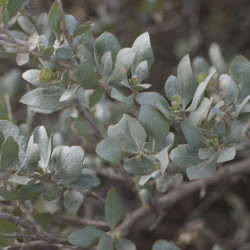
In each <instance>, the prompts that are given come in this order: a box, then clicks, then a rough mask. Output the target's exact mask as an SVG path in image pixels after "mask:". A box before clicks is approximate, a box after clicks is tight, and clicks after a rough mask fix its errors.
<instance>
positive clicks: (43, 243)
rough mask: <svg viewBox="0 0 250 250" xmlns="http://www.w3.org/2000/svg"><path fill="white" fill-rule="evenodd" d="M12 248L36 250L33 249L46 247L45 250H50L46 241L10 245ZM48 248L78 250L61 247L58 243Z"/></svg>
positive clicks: (74, 247)
mask: <svg viewBox="0 0 250 250" xmlns="http://www.w3.org/2000/svg"><path fill="white" fill-rule="evenodd" d="M12 246H13V247H19V249H26V248H27V247H32V249H36V248H35V247H38V246H39V247H46V249H50V248H48V243H47V242H46V241H41V240H40V241H39V240H37V241H30V242H25V243H19V242H18V243H15V244H13V245H12ZM49 246H50V247H56V248H58V249H79V248H78V247H76V246H71V245H63V244H60V243H50V244H49Z"/></svg>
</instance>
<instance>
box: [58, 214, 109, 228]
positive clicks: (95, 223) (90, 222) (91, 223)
mask: <svg viewBox="0 0 250 250" xmlns="http://www.w3.org/2000/svg"><path fill="white" fill-rule="evenodd" d="M57 218H58V219H62V220H67V221H69V222H72V223H75V224H79V225H87V226H96V227H106V228H107V227H109V225H108V223H107V222H105V221H96V220H90V219H79V218H73V217H68V216H64V215H62V216H58V217H57Z"/></svg>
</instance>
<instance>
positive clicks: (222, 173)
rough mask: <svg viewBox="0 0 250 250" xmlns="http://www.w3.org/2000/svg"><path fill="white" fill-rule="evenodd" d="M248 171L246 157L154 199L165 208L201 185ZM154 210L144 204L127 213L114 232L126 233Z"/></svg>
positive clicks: (160, 206)
mask: <svg viewBox="0 0 250 250" xmlns="http://www.w3.org/2000/svg"><path fill="white" fill-rule="evenodd" d="M249 173H250V159H246V160H243V161H240V162H236V163H232V164H229V165H228V166H225V167H223V168H222V169H220V170H219V171H218V172H217V174H216V176H215V177H213V178H210V179H201V180H196V181H191V182H188V183H184V184H182V185H181V186H180V187H179V188H178V189H175V190H173V191H171V192H169V193H168V194H165V195H163V196H161V197H159V198H158V199H157V200H156V206H157V208H159V209H163V208H164V209H166V208H169V207H171V206H173V205H174V204H175V203H177V202H178V201H180V200H182V199H183V198H184V197H186V196H188V195H190V194H192V193H193V192H196V191H198V190H199V189H200V188H202V187H209V186H212V185H216V184H217V183H220V182H221V181H223V180H225V179H228V178H229V177H232V176H236V175H241V174H249ZM152 212H154V210H153V208H152V207H151V206H145V207H141V208H138V209H137V210H135V211H133V212H131V213H129V214H127V215H126V216H125V218H124V220H123V222H122V223H121V224H120V225H119V226H118V227H117V228H116V230H115V232H119V231H122V232H124V233H125V234H127V233H128V232H129V230H130V228H131V227H132V226H133V225H134V223H136V222H137V221H138V220H140V219H142V218H144V217H145V216H147V215H148V214H150V213H152Z"/></svg>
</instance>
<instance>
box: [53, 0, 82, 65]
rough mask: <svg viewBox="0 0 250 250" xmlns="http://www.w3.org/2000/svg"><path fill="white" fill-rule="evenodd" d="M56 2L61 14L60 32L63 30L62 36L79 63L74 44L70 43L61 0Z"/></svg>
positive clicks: (70, 38)
mask: <svg viewBox="0 0 250 250" xmlns="http://www.w3.org/2000/svg"><path fill="white" fill-rule="evenodd" d="M57 3H58V6H59V10H60V13H61V16H62V22H61V24H62V26H63V27H62V32H63V34H64V37H65V39H66V40H67V42H68V44H69V46H70V48H71V49H72V51H73V53H74V55H75V59H76V61H77V63H78V64H79V63H80V61H79V58H78V57H77V51H76V49H75V47H74V45H73V43H72V37H71V35H70V34H69V32H68V28H67V26H68V25H67V20H66V17H65V14H64V10H63V6H62V1H61V0H57Z"/></svg>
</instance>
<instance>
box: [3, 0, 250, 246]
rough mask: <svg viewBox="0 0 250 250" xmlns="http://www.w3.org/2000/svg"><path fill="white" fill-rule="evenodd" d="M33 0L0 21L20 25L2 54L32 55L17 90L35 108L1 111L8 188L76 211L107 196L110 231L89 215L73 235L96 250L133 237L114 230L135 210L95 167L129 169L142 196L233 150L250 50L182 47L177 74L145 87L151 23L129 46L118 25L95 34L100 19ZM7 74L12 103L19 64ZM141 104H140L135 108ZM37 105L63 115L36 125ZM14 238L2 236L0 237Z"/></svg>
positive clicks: (10, 197) (229, 156) (21, 60)
mask: <svg viewBox="0 0 250 250" xmlns="http://www.w3.org/2000/svg"><path fill="white" fill-rule="evenodd" d="M26 2H27V1H23V0H18V1H13V0H5V1H0V3H1V4H2V5H3V8H4V20H3V22H4V23H5V25H3V26H1V27H5V26H6V27H7V26H8V24H9V26H8V27H9V31H8V34H9V35H12V36H13V39H9V38H8V37H5V40H6V41H5V43H4V44H3V45H4V46H3V50H1V51H0V57H1V58H9V59H15V58H16V62H17V64H18V65H24V64H27V63H28V62H30V63H31V62H32V60H31V59H32V58H34V62H33V65H34V66H33V67H32V68H31V69H28V70H26V71H25V72H24V73H23V74H22V77H23V79H24V80H25V82H27V84H31V86H30V87H31V89H30V90H29V91H27V93H25V94H24V95H23V96H22V98H21V100H20V102H21V103H22V104H25V105H26V106H27V119H23V121H24V124H21V125H19V126H17V125H15V124H14V123H15V122H14V121H11V119H12V118H11V114H10V110H8V112H9V114H6V117H5V119H3V120H0V148H1V154H0V170H1V174H0V180H1V182H0V183H1V184H0V196H1V197H2V198H3V199H4V200H7V201H8V202H13V201H15V200H18V199H23V200H30V202H31V203H32V202H34V203H35V202H36V201H39V200H43V201H44V202H45V204H48V202H54V203H53V204H57V205H58V204H59V203H60V202H61V204H63V206H64V208H63V209H64V211H66V213H68V214H70V215H72V216H79V214H81V213H82V210H81V207H82V206H84V204H85V195H86V196H88V195H89V196H90V197H92V198H93V197H94V198H96V199H97V200H98V201H99V202H100V201H101V202H102V203H105V204H104V207H103V211H102V215H101V216H103V215H105V220H106V222H107V225H108V226H109V228H110V231H108V229H107V230H106V228H105V229H103V230H100V229H98V228H95V227H93V226H87V227H85V228H83V229H81V230H77V231H75V232H72V233H71V234H70V236H69V237H68V243H69V244H71V245H74V246H78V247H85V248H89V247H92V246H98V249H100V250H105V249H106V250H112V249H116V250H132V249H136V246H135V245H134V243H133V242H131V241H130V240H128V239H126V238H124V237H122V234H120V232H116V229H117V228H118V229H119V224H122V223H123V222H124V221H125V222H126V219H127V217H126V215H124V212H125V210H126V209H124V203H123V202H122V193H120V192H119V191H118V190H117V189H116V188H111V189H110V190H109V191H108V193H107V196H106V200H105V201H103V199H100V197H99V199H98V196H96V195H95V193H92V192H91V190H90V189H92V188H95V187H97V186H99V185H100V184H101V180H100V179H99V177H98V173H99V171H100V173H102V171H103V172H104V173H105V174H104V176H109V175H111V176H112V174H114V172H116V174H117V175H119V176H120V173H122V175H121V176H120V177H119V180H124V178H125V184H129V183H126V176H127V175H131V176H132V180H133V181H135V186H136V190H135V192H138V197H139V198H140V199H141V201H142V204H143V206H147V205H148V204H150V203H151V202H152V201H154V199H156V197H157V196H155V192H154V191H156V190H157V191H159V192H162V193H164V192H167V191H168V190H169V189H170V188H176V187H178V186H179V185H180V184H181V183H182V181H183V176H184V173H186V175H187V177H188V178H189V179H190V180H194V179H200V178H211V177H213V176H214V175H215V174H216V168H217V163H223V162H227V161H231V160H233V159H234V158H235V156H236V154H237V150H240V149H244V147H245V146H246V145H247V144H248V145H249V132H250V131H249V124H250V105H249V100H250V62H249V60H248V59H247V58H245V57H243V56H238V57H236V58H235V59H234V60H233V61H232V63H231V65H229V63H227V62H226V60H225V59H224V58H223V56H222V54H221V52H220V48H219V46H218V45H217V44H213V45H212V46H211V47H210V50H209V56H210V60H211V62H212V65H211V66H210V65H209V63H208V62H207V61H206V59H204V58H202V57H197V58H195V59H194V60H193V62H191V60H190V57H189V55H186V56H184V57H183V58H182V60H181V61H180V63H179V65H178V67H177V76H170V77H169V78H168V79H167V80H166V83H165V86H164V92H165V93H164V95H165V96H163V95H161V94H158V93H156V92H151V91H147V92H146V91H145V90H147V89H149V88H150V87H151V84H149V83H145V79H146V78H147V75H148V72H149V70H150V69H151V66H152V64H153V61H154V55H153V50H152V48H151V42H150V37H149V34H148V33H147V32H145V33H143V34H141V35H139V36H138V37H137V38H136V39H135V41H134V43H133V44H132V45H131V46H130V47H126V48H121V46H120V44H119V42H118V40H117V38H116V37H115V35H113V34H111V33H108V32H104V33H103V34H102V35H100V36H99V37H98V38H95V37H94V35H93V32H92V23H90V22H86V23H84V24H82V25H79V26H78V23H77V20H76V19H75V18H74V17H73V16H71V15H63V12H62V10H61V9H60V1H55V2H54V4H53V5H52V7H51V9H50V11H49V13H48V14H46V13H43V14H41V15H39V16H38V18H37V19H34V20H33V19H31V18H30V17H29V16H26V15H25V13H26V12H25V11H23V7H24V6H25V4H26ZM19 11H20V12H19ZM9 18H10V19H9ZM11 18H12V19H11ZM65 23H66V24H65ZM65 25H66V26H65ZM13 27H15V28H19V30H18V31H17V30H13V29H12V28H13ZM2 35H3V36H5V35H4V34H2ZM8 39H9V40H8ZM1 41H2V40H1V39H0V42H1ZM13 41H14V42H16V44H15V46H11V45H13V44H12V42H13ZM8 44H9V45H10V46H9V47H8V46H7V45H8ZM28 66H29V64H27V67H28ZM214 68H215V69H216V70H214ZM8 74H9V75H12V78H8V77H6V75H5V76H3V77H1V78H0V90H1V93H0V96H1V98H3V99H6V103H8V102H7V101H8V98H9V96H11V97H13V98H14V97H15V94H16V90H15V89H16V88H17V86H16V85H20V84H21V82H20V83H19V82H18V84H16V85H15V84H14V83H12V82H15V81H17V79H18V76H16V74H19V73H18V72H15V74H14V73H13V71H11V72H8ZM8 74H7V75H8ZM13 75H14V76H15V77H14V76H13ZM12 85H13V86H12ZM27 89H29V88H27ZM107 96H109V97H107ZM165 97H166V98H165ZM110 99H111V101H110ZM0 105H2V104H0ZM119 105H122V106H124V107H125V108H126V109H127V110H126V112H123V109H122V108H120V106H119ZM138 106H139V109H138V110H139V112H134V111H135V108H137V107H138ZM23 107H25V106H23ZM114 107H115V108H116V109H115V108H114ZM6 108H7V109H9V107H6ZM128 109H129V110H128ZM32 112H33V113H42V114H47V117H48V119H50V118H51V120H53V121H54V120H55V117H57V113H56V112H58V113H59V122H58V123H56V124H55V126H53V128H51V126H48V127H49V129H48V130H46V128H45V127H44V126H43V125H41V126H37V127H36V128H33V127H32V118H33V115H34V114H33V113H32ZM49 114H51V115H50V116H49ZM137 114H138V115H137ZM38 121H40V120H38ZM44 125H45V124H44ZM50 125H51V124H50ZM33 129H34V130H33ZM32 130H33V132H30V131H32ZM47 131H50V133H48V132H47ZM170 131H171V132H170ZM52 132H54V137H53V133H52ZM59 132H60V133H59ZM71 132H73V133H74V134H75V135H76V137H77V138H78V140H76V144H77V145H76V146H71V145H69V146H67V145H64V142H63V136H62V135H61V133H62V134H64V135H65V134H67V133H68V134H70V133H71ZM176 134H177V136H175V135H176ZM70 136H71V134H70ZM176 137H177V138H176ZM180 137H182V140H180V139H179V138H180ZM180 141H182V143H179V142H180ZM72 142H75V140H74V138H73V139H72V140H70V144H72ZM65 144H66V143H65ZM83 148H84V149H83ZM85 149H86V150H85ZM85 154H86V155H85ZM93 155H94V156H93ZM91 157H94V160H93V161H91V160H89V159H90V158H91ZM85 159H86V162H85ZM110 165H111V166H110ZM124 176H125V177H124ZM152 179H153V180H152ZM133 181H132V182H133ZM130 184H131V183H130ZM132 185H134V184H132ZM101 189H102V188H101ZM132 189H133V187H132ZM105 190H106V189H105V188H104V189H103V190H102V192H100V193H102V194H103V192H104V191H105ZM98 191H100V189H98ZM120 194H121V195H120ZM86 200H87V199H86ZM46 202H47V203H46ZM57 205H54V206H57ZM154 205H155V204H154ZM156 206H157V204H156ZM56 209H57V208H56ZM63 209H61V210H63ZM61 210H60V209H57V210H56V212H58V213H60V212H62V211H61ZM98 211H99V210H98ZM100 213H101V212H100ZM96 217H97V218H98V217H100V214H99V215H97V216H96ZM2 225H4V227H5V229H4V228H3V226H2ZM63 227H64V225H63ZM2 231H3V232H5V233H12V232H15V228H14V227H13V226H12V225H11V224H8V223H5V222H3V223H2V222H1V223H0V232H2ZM12 243H13V240H11V239H9V240H5V241H0V246H1V247H5V246H9V245H10V244H12ZM160 249H169V250H170V249H173V250H177V249H179V248H177V247H175V246H173V245H171V244H170V243H168V242H167V241H165V240H159V241H157V242H156V243H155V244H154V245H153V250H160Z"/></svg>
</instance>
